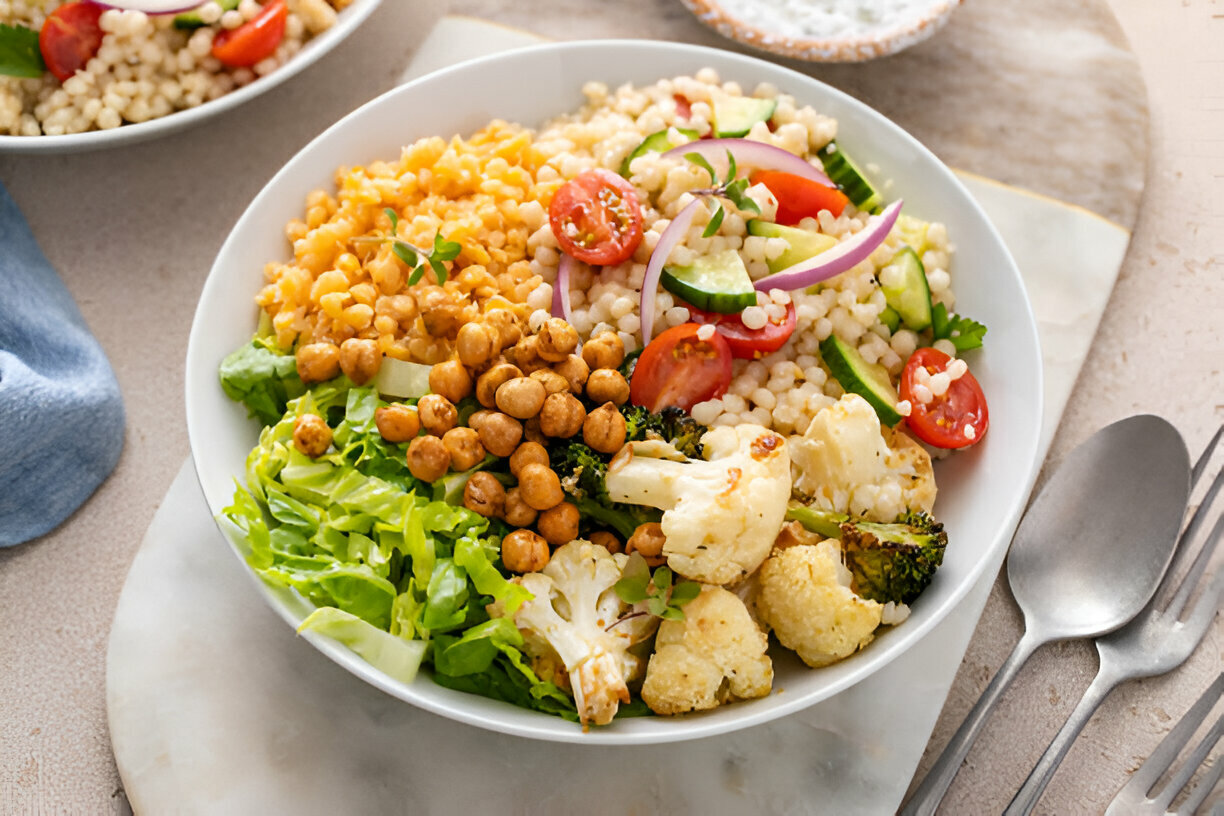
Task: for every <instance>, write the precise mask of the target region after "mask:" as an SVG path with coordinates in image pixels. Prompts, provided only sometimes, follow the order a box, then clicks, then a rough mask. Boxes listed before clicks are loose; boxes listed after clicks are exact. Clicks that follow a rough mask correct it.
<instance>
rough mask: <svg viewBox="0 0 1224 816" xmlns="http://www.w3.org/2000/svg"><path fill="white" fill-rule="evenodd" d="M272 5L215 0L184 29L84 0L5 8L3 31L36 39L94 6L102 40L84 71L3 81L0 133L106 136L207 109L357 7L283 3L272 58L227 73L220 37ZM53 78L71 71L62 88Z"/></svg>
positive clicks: (338, 2) (16, 0)
mask: <svg viewBox="0 0 1224 816" xmlns="http://www.w3.org/2000/svg"><path fill="white" fill-rule="evenodd" d="M273 2H274V0H269V2H263V3H261V2H259V0H241V2H228V0H209V2H206V3H204V4H203V5H201V6H199V7H198V8H197V9H195V10H194V11H193V12H190V13H193V14H194V15H196V17H195V19H194V20H193V21H192V23H191V26H192V27H185V26H184V24H183V23H181V22H180V21H181V20H182V18H183V15H182V14H180V15H175V14H160V15H152V14H146V13H144V12H142V11H123V10H119V9H113V8H109V9H102V8H101V7H96V6H94V4H92V3H88V2H84V3H83V4H82V2H80V0H78V1H77V2H72V3H63V2H57V0H0V24H5V25H8V26H15V27H20V28H24V29H30V30H32V31H34V32H39V31H40V30H41V29H42V28H43V26H44V24H45V23H46V22H47V20H48V18H49V17H52V16H53V15H55V14H56V13H57V11H60V12H61V13H62V10H63V9H64V7H67V6H80V5H86V6H93V8H92V9H91V12H92V14H89V15H85V16H86V17H87V18H88V19H87V23H86V25H87V26H88V27H89V29H90V31H92V32H93V33H94V34H95V35H96V37H97V39H96V40H93V41H91V42H90V43H89V46H90V47H92V46H96V50H94V52H93V56H92V57H89V58H88V59H87V60H83V61H82V63H83V64H81V65H80V66H79V68H78V67H76V66H75V65H72V64H69V65H67V66H65V67H64V69H63V70H58V69H59V66H56V65H54V64H53V63H54V59H55V56H54V55H51V57H50V61H49V62H48V68H49V70H47V71H46V72H45V73H44V74H43V75H42V76H39V77H35V78H22V77H16V76H0V134H4V135H12V136H39V135H63V134H69V133H83V132H85V131H89V130H109V129H112V128H117V127H120V126H122V125H124V124H129V123H133V124H134V123H139V122H146V121H148V120H150V119H156V118H158V117H161V116H167V115H169V114H171V113H174V112H175V111H181V110H186V109H188V108H194V107H196V106H198V105H202V104H204V103H205V102H208V101H210V100H213V99H217V98H218V97H221V96H224V95H225V94H227V93H229V92H230V91H232V90H234V89H236V88H240V87H242V86H244V85H249V84H250V83H251V82H254V81H255V80H256V79H257V78H258V77H261V76H264V75H266V74H269V73H271V72H272V71H275V70H276V69H277V68H279V67H280V66H282V65H284V64H285V62H287V61H288V60H289V59H291V58H292V57H293V56H294V55H295V54H296V53H297V52H298V51H299V50H300V49H301V47H302V45H303V44H304V43H306V42H307V41H308V40H310V39H311V38H312V37H314V36H316V35H318V34H320V33H321V32H323V31H325V30H327V29H328V28H330V27H331V26H332V25H334V24H335V22H336V15H337V12H338V11H340V10H342V9H343V8H345V7H346V6H347V5H349V3H350V2H352V0H287V10H286V12H285V13H284V17H283V22H281V23H280V24H281V25H283V34H282V36H281V37H280V39H279V41H277V42H268V43H267V47H266V49H265V50H266V52H267V53H266V54H265V53H262V52H256V53H254V54H253V56H254V57H258V59H255V61H254V62H252V63H251V64H249V65H237V64H230V65H227V64H226V62H225V61H223V60H222V59H220V58H218V57H217V56H216V55H215V54H214V51H215V46H216V44H217V41H218V37H220V36H221V35H222V33H223V32H234V31H238V30H240V29H241V28H242V27H243V26H249V25H252V24H253V22H254V21H256V20H257V18H259V17H260V15H261V14H263V13H265V11H266V10H267V9H268V8H269V7H270V6H272V4H273ZM279 2H281V3H286V0H279ZM227 36H231V37H232V35H230V34H227ZM44 50H46V49H45V48H44ZM44 59H47V55H45V54H44ZM247 61H249V60H245V59H241V58H239V59H238V60H236V62H247ZM231 62H235V61H234V60H231ZM57 72H58V73H65V72H66V73H67V75H66V77H65V78H64V79H63V81H61V80H60V79H58V78H57V77H56V73H57Z"/></svg>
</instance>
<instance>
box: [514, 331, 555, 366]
mask: <svg viewBox="0 0 1224 816" xmlns="http://www.w3.org/2000/svg"><path fill="white" fill-rule="evenodd" d="M507 355H508V356H510V357H511V359H513V360H514V364H515V365H516V366H518V367H519V368H521V369H522V370H523V373H524V374H530V373H531V372H533V371H538V370H539V369H541V368H548V361H546V360H545V359H544V358H543V357H541V356H540V339H539V338H538V337H536V336H535V335H534V334H529V335H527V336H526V337H524V338H523V339H522V340H519V341H518V342H517V343H515V344H514V348H512V349H510V351H509V352H507Z"/></svg>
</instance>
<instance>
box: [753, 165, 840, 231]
mask: <svg viewBox="0 0 1224 816" xmlns="http://www.w3.org/2000/svg"><path fill="white" fill-rule="evenodd" d="M751 179H752V183H753V184H764V185H765V186H766V187H768V188H769V192H771V193H773V195H774V198H776V199H778V215H777V222H778V223H779V224H782V225H784V226H787V227H793V226H794V225H795V224H798V223H799V222H800V221H802V220H803V219H804V218H815V217H816V215H817V214H818V213H819V212H820V211H821V210H828V211H829V212H831V213H832V214H833V217H834V218H836V217H837V216H839V215H841V214H842V210H844V209H845V208H846V205H847V204H849V203H850V199H848V198H846V194H845V193H843V192H842V191H841V190H838V189H837V188H836V187H826V186H824V185H823V184H821V183H819V182H816V181H812V180H811V179H805V178H804V177H803V176H796V175H794V174H793V173H783V172H781V171H779V170H758V171H756V172H755V173H753V174H752V176H751Z"/></svg>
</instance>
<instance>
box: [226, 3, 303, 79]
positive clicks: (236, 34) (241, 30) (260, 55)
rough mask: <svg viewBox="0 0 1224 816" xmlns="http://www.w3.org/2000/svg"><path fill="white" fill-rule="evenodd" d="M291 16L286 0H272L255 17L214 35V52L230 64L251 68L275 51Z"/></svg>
mask: <svg viewBox="0 0 1224 816" xmlns="http://www.w3.org/2000/svg"><path fill="white" fill-rule="evenodd" d="M287 19H289V6H288V4H287V3H286V0H272V2H271V3H268V4H267V5H266V6H264V7H263V11H261V12H259V15H258V16H257V17H255V19H253V20H247V21H246V22H245V23H243V24H242V25H240V26H238V27H237V28H229V29H225V30H223V31H222V32H221V33H219V34H218V35H217V36H216V38H214V39H213V47H212V55H213V56H214V57H216V58H217V59H219V60H221V64H223V65H228V66H229V67H230V68H250V67H251V66H252V65H254V64H255V63H257V62H261V61H263V60H265V59H267V58H268V57H270V56H272V54H274V53H275V52H276V46H278V45H280V43H281V40H283V39H284V38H285V21H286V20H287Z"/></svg>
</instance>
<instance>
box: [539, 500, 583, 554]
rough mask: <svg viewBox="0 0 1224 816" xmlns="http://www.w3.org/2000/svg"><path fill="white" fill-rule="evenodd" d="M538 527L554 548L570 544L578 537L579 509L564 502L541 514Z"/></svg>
mask: <svg viewBox="0 0 1224 816" xmlns="http://www.w3.org/2000/svg"><path fill="white" fill-rule="evenodd" d="M536 526H537V527H538V528H539V529H540V535H542V536H544V540H545V541H547V542H548V543H549V544H551V545H553V546H554V547H560V546H561V545H562V544H568V543H570V542H571V541H573V540H574V539H575V538H577V537H578V508H577V507H575V506H574V505H572V504H570V503H569V502H567V501H563V502H561V503H560V504H558V505H557V506H556V507H550V508H549V509H548V510H545V511H544V512H543V513H541V514H540V521H539V523H538V524H537V525H536Z"/></svg>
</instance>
